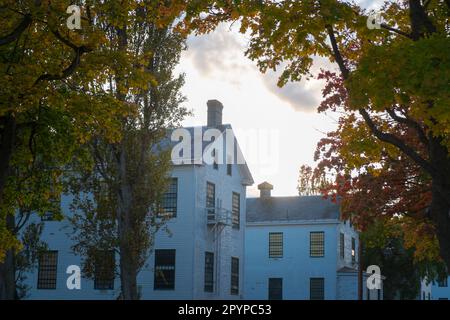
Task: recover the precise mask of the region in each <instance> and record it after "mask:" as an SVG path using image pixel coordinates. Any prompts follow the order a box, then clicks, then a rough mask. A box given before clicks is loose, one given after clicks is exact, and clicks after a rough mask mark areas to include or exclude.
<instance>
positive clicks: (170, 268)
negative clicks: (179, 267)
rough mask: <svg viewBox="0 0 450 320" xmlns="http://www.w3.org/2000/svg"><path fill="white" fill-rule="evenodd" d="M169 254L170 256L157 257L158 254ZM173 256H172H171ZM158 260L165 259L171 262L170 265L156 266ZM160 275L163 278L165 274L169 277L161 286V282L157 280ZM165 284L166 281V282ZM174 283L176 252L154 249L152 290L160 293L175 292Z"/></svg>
mask: <svg viewBox="0 0 450 320" xmlns="http://www.w3.org/2000/svg"><path fill="white" fill-rule="evenodd" d="M163 253H166V254H169V253H170V256H169V257H167V256H165V257H162V256H158V254H163ZM172 254H173V256H172ZM158 258H159V260H162V259H167V260H173V262H172V264H162V263H159V264H158ZM159 273H161V274H162V275H164V277H165V273H166V274H168V275H170V277H168V278H169V281H170V282H168V283H167V284H165V285H161V280H160V279H158V277H159V276H160V274H159ZM166 282H167V281H166ZM175 283H176V250H175V249H156V250H155V263H154V277H153V290H162V291H170V290H175Z"/></svg>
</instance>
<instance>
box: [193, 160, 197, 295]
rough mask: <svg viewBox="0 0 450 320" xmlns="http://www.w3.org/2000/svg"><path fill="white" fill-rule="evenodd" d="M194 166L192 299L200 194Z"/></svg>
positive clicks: (194, 289) (194, 166)
mask: <svg viewBox="0 0 450 320" xmlns="http://www.w3.org/2000/svg"><path fill="white" fill-rule="evenodd" d="M193 168H194V186H195V188H194V217H193V228H192V240H193V246H192V299H195V298H196V297H195V291H196V288H195V274H196V272H195V234H196V233H195V228H196V227H197V221H196V220H197V219H196V215H197V210H198V207H197V194H198V192H197V191H198V184H197V167H196V165H195V164H193Z"/></svg>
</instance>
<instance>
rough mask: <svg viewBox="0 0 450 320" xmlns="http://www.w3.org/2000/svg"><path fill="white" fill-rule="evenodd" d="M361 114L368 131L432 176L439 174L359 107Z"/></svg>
mask: <svg viewBox="0 0 450 320" xmlns="http://www.w3.org/2000/svg"><path fill="white" fill-rule="evenodd" d="M358 111H359V113H360V114H361V116H362V117H363V118H364V121H365V122H366V124H367V126H368V127H369V129H370V131H372V133H373V134H374V135H375V136H376V137H377V138H378V139H379V140H381V141H383V142H387V143H390V144H392V145H394V146H396V147H397V148H398V149H400V150H401V151H402V152H403V153H404V154H406V155H407V156H408V157H410V158H411V159H412V160H413V161H414V162H416V163H417V164H418V165H419V166H420V167H421V168H422V169H423V170H425V171H426V172H428V173H429V174H430V175H431V176H432V177H437V176H439V173H438V171H437V170H436V169H435V168H434V167H433V166H432V165H431V164H430V163H429V162H428V161H427V160H425V159H424V158H422V156H420V155H419V154H418V153H417V152H416V151H415V150H414V149H413V148H411V147H410V146H408V145H407V144H406V143H405V142H404V141H402V140H401V139H399V138H397V137H396V136H395V135H393V134H391V133H384V132H382V131H381V130H380V129H379V128H378V127H377V126H376V124H375V123H374V122H373V120H372V119H371V118H370V115H369V113H368V112H367V111H366V110H365V109H363V108H361V109H359V110H358Z"/></svg>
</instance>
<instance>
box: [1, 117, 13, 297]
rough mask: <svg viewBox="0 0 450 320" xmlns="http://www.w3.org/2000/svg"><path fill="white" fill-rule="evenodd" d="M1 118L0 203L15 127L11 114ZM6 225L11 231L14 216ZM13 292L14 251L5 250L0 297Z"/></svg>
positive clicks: (9, 295)
mask: <svg viewBox="0 0 450 320" xmlns="http://www.w3.org/2000/svg"><path fill="white" fill-rule="evenodd" d="M1 120H2V124H3V128H2V131H1V140H0V205H1V203H2V201H3V192H4V189H5V186H6V181H7V179H8V175H9V170H10V161H11V156H12V153H13V150H14V144H15V140H16V127H17V125H16V119H15V118H14V116H13V115H11V114H8V115H6V116H5V117H2V119H1ZM0 216H1V215H0ZM6 226H7V229H8V230H10V231H12V232H13V230H14V226H15V223H14V216H9V215H8V216H7V217H6ZM15 293H16V286H15V272H14V251H13V250H8V251H7V252H6V257H5V261H4V262H3V263H0V299H1V300H5V299H8V300H11V299H14V298H15Z"/></svg>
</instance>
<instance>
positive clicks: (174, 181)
mask: <svg viewBox="0 0 450 320" xmlns="http://www.w3.org/2000/svg"><path fill="white" fill-rule="evenodd" d="M173 185H175V192H173V189H172V187H173ZM169 197H170V199H169ZM169 200H170V201H171V204H172V205H171V206H167V203H166V201H169ZM177 214H178V178H177V177H172V178H171V181H170V184H169V188H168V190H167V191H166V192H165V193H164V194H163V196H162V199H161V206H160V209H159V210H158V217H159V218H175V217H176V216H177Z"/></svg>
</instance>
